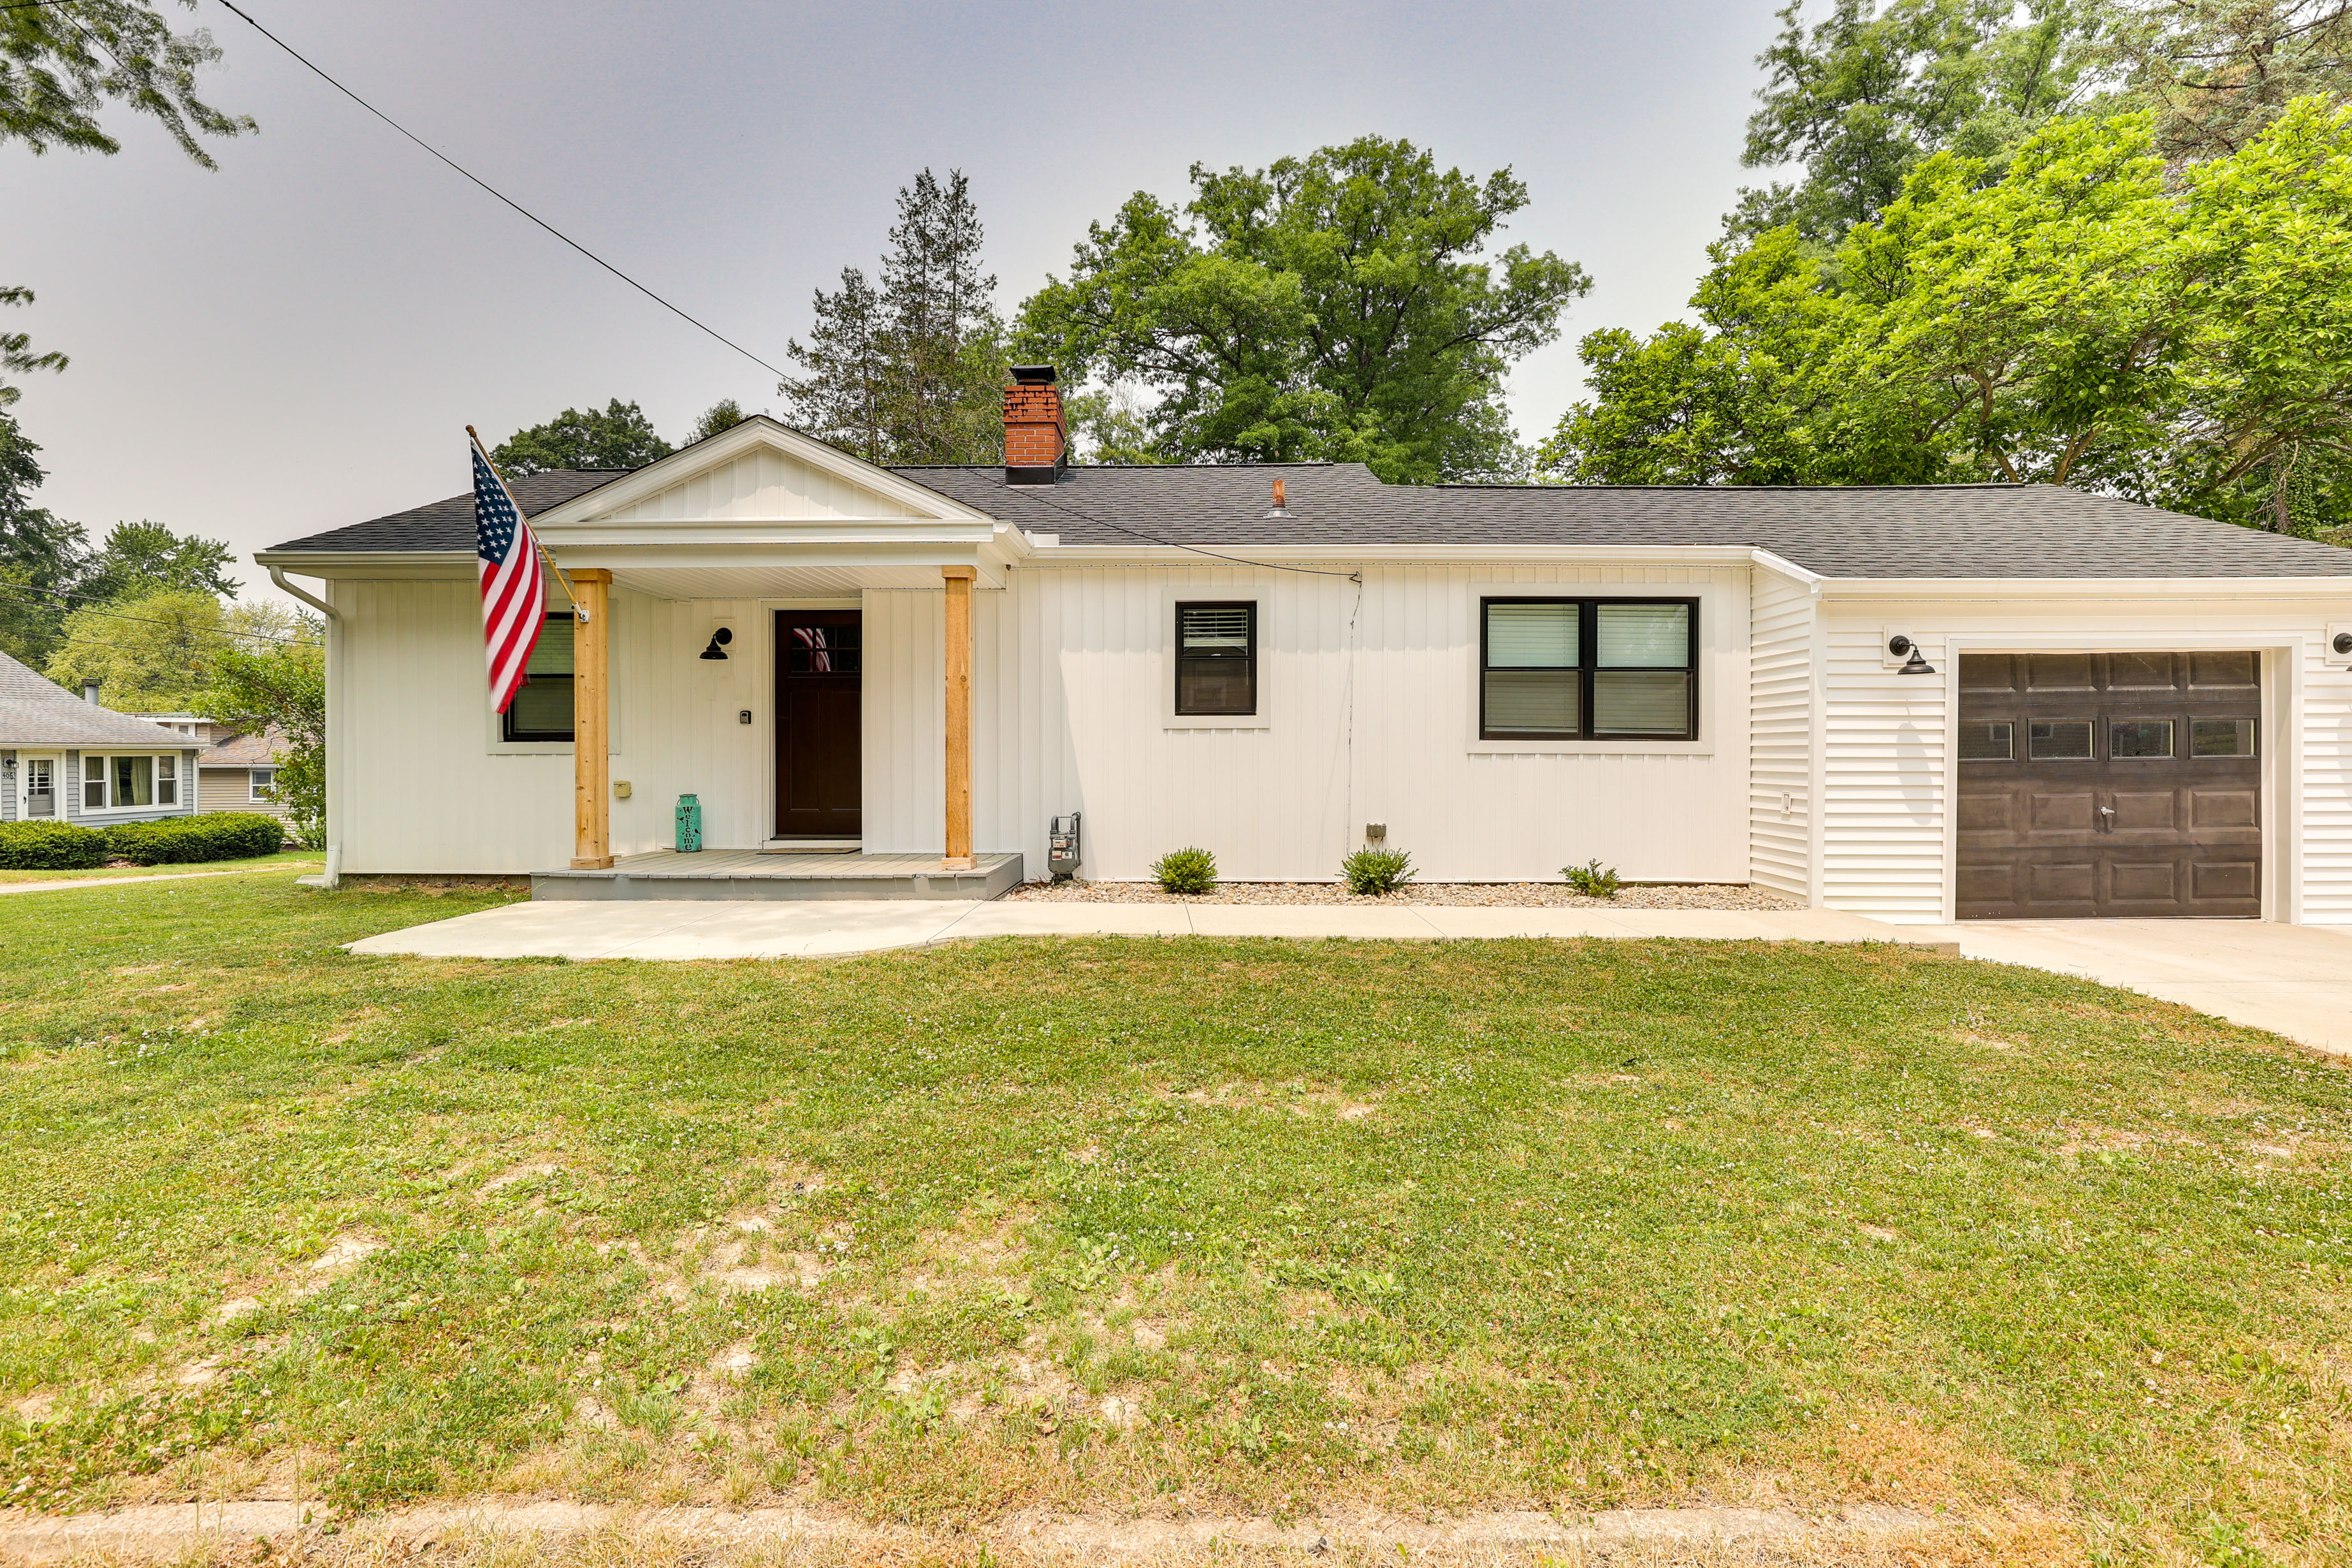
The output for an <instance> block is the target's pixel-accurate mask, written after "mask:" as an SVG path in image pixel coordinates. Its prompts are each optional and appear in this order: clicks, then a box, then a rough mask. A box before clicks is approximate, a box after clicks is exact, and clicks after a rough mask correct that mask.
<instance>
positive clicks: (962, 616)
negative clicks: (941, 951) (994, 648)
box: [940, 566, 979, 871]
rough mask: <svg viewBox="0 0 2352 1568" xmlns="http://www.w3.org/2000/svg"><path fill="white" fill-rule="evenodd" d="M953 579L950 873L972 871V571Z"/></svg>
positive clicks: (948, 569) (961, 569)
mask: <svg viewBox="0 0 2352 1568" xmlns="http://www.w3.org/2000/svg"><path fill="white" fill-rule="evenodd" d="M978 575H979V573H977V572H976V571H974V570H973V569H972V568H971V567H969V566H942V567H940V576H941V577H943V578H945V579H946V580H947V590H948V605H947V658H946V659H945V661H944V662H945V664H946V666H947V683H948V689H947V697H948V721H947V742H948V745H947V752H948V780H947V783H948V849H947V858H946V862H945V863H946V866H947V868H948V869H949V870H950V871H969V870H971V582H972V579H973V578H974V577H976V576H978Z"/></svg>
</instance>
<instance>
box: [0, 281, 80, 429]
mask: <svg viewBox="0 0 2352 1568" xmlns="http://www.w3.org/2000/svg"><path fill="white" fill-rule="evenodd" d="M32 302H33V291H32V290H31V289H14V288H0V305H29V304H31V303H32ZM66 364H67V360H66V356H65V355H63V354H61V353H58V352H57V351H55V350H54V349H52V350H50V351H49V352H48V353H34V352H33V339H32V336H31V334H30V333H27V332H0V371H5V372H8V373H9V374H15V375H28V374H31V373H32V372H34V371H37V370H63V369H65V367H66ZM23 395H24V392H23V389H21V388H19V387H16V386H11V385H10V384H8V383H6V382H5V381H0V408H5V407H7V406H8V405H10V404H12V403H14V402H16V400H17V399H18V398H20V397H22V396H23Z"/></svg>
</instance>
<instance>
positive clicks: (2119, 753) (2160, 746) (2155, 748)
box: [2107, 719, 2172, 762]
mask: <svg viewBox="0 0 2352 1568" xmlns="http://www.w3.org/2000/svg"><path fill="white" fill-rule="evenodd" d="M2107 755H2109V756H2110V757H2113V758H2115V759H2116V761H2118V762H2128V761H2130V760H2132V759H2133V758H2136V757H2137V758H2148V759H2152V758H2158V757H2169V756H2170V755H2172V721H2171V720H2169V719H2128V720H2120V721H2116V723H2113V724H2110V725H2108V726H2107Z"/></svg>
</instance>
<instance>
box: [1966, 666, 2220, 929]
mask: <svg viewBox="0 0 2352 1568" xmlns="http://www.w3.org/2000/svg"><path fill="white" fill-rule="evenodd" d="M2261 669H2262V659H2261V656H2260V655H2258V654H2253V653H2066V654H2054V653H2021V654H1964V655H1962V656H1961V658H1960V721H1959V731H1958V736H1957V737H1956V744H1955V748H1954V749H1955V751H1956V752H1957V753H1958V760H1959V776H1960V789H1959V804H1960V821H1959V868H1958V873H1959V887H1958V894H1959V897H1958V905H1959V915H1960V918H1961V919H1962V920H1996V919H2001V918H2004V917H2006V918H2011V919H2035V918H2042V919H2050V918H2066V917H2078V916H2096V915H2143V916H2144V915H2205V916H2213V915H2222V916H2242V917H2245V918H2248V919H2253V918H2258V917H2259V916H2260V915H2261V913H2262V854H2263V835H2262V810H2261V804H2262V778H2261V773H2260V769H2261V766H2262V764H2261V763H2260V762H2259V761H2258V760H2257V757H2256V752H2257V751H2258V750H2259V746H2258V743H2257V742H2258V739H2259V737H2258V735H2257V732H2256V731H2257V724H2256V720H2257V718H2258V716H2259V714H2260V712H2261V709H2262V700H2261V699H2262V689H2261Z"/></svg>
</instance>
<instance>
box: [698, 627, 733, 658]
mask: <svg viewBox="0 0 2352 1568" xmlns="http://www.w3.org/2000/svg"><path fill="white" fill-rule="evenodd" d="M734 640H735V633H734V632H733V630H731V629H730V628H729V627H727V626H720V627H719V629H718V630H717V631H715V632H712V633H711V634H710V646H709V647H706V648H704V649H703V650H702V652H701V653H700V654H698V656H697V657H698V658H726V657H727V645H728V644H729V643H731V642H733V641H734Z"/></svg>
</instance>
